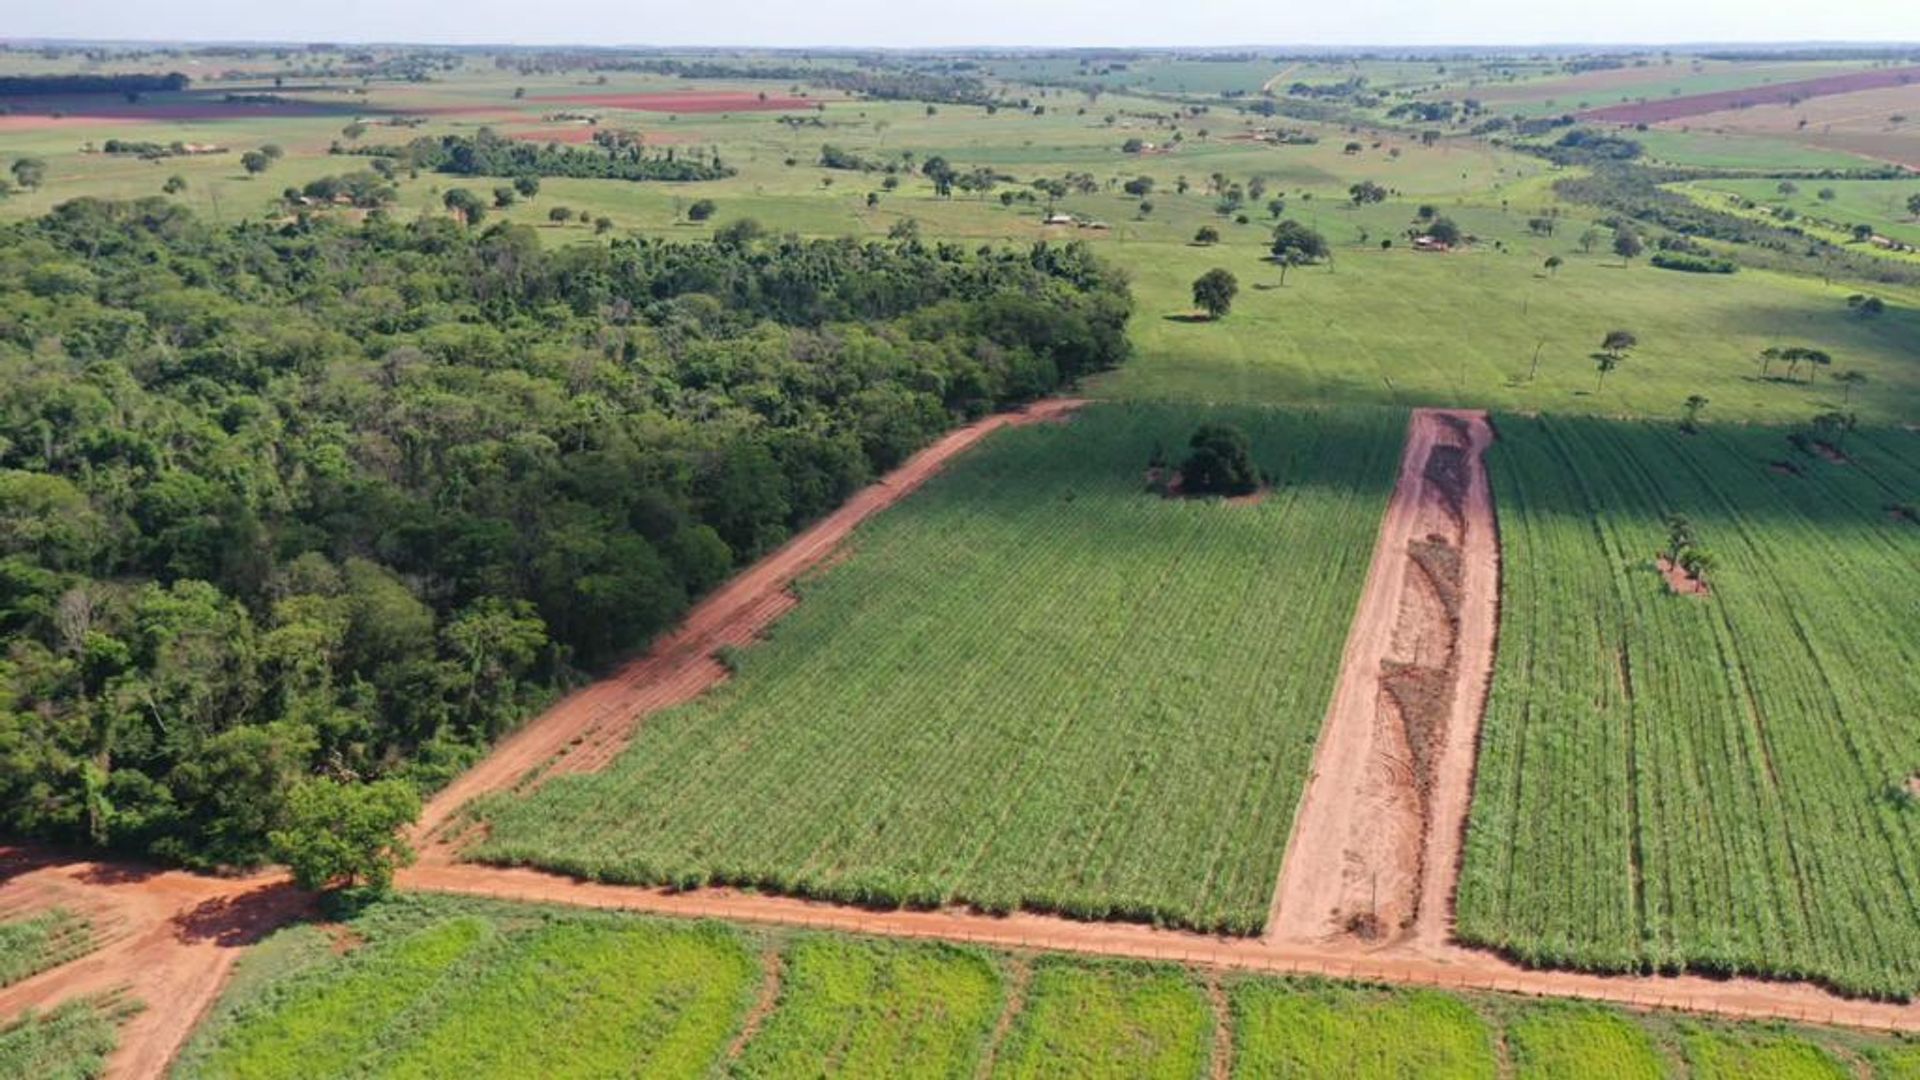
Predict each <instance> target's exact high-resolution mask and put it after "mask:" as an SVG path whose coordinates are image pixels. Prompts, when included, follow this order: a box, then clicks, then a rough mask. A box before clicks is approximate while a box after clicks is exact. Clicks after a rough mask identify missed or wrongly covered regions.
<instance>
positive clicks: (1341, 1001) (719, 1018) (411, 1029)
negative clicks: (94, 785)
mask: <svg viewBox="0 0 1920 1080" xmlns="http://www.w3.org/2000/svg"><path fill="white" fill-rule="evenodd" d="M562 939H564V940H569V941H572V942H587V941H597V942H598V943H599V944H601V945H608V944H615V943H620V942H639V941H646V942H650V943H651V945H650V946H649V947H648V948H646V949H643V950H640V951H638V952H631V951H627V950H625V949H622V948H615V949H614V950H613V952H612V953H611V954H609V955H607V956H605V957H599V956H598V955H597V954H595V953H593V952H591V951H588V952H584V953H562V952H557V951H554V950H553V949H552V948H551V944H552V943H553V942H555V941H558V940H562ZM756 955H758V956H760V957H762V958H763V960H762V963H766V962H767V961H768V960H771V961H772V962H773V966H772V967H771V970H772V971H773V972H774V973H775V975H774V978H775V979H776V980H777V985H776V986H775V988H774V990H773V996H772V998H771V1000H769V999H767V998H766V997H765V996H764V995H765V994H766V993H767V992H768V991H767V989H766V988H765V987H764V986H763V985H762V984H763V978H762V976H761V975H759V974H756V973H755V971H754V969H755V967H756V966H757V965H756V963H755V960H754V957H755V956H756ZM535 957H540V958H543V959H541V960H540V962H538V963H535V962H533V960H534V958H535ZM583 965H584V966H587V967H590V968H592V969H594V974H592V975H584V974H582V973H581V972H580V971H579V970H578V968H580V967H581V966H583ZM508 969H518V970H519V971H520V974H519V975H516V976H515V977H513V978H512V979H511V980H508V979H503V978H502V977H501V973H502V972H504V971H506V970H508ZM610 970H619V971H622V972H624V973H625V976H624V977H619V978H615V977H607V975H606V972H607V971H610ZM400 971H408V972H412V973H413V974H412V975H411V976H408V977H407V978H388V979H382V978H378V977H376V976H377V974H378V973H381V972H386V973H388V974H393V973H397V972H400ZM1209 978H1210V976H1209V975H1207V974H1206V973H1203V972H1200V971H1195V970H1192V969H1188V968H1184V967H1180V966H1175V965H1168V964H1150V963H1144V962H1131V961H1117V960H1101V959H1089V958H1080V957H1073V956H1067V955H1056V954H1045V955H1030V954H1024V953H1021V954H1016V953H1005V952H998V951H994V950H985V949H978V948H974V947H970V946H954V945H946V944H941V943H937V942H904V941H884V940H875V939H870V938H861V937H853V936H849V935H841V934H829V933H819V932H813V931H786V930H778V929H750V928H745V927H736V926H727V925H724V924H715V923H691V922H684V921H674V920H663V919H653V918H646V917H642V916H634V915H622V914H615V913H597V912H582V911H579V910H577V909H568V908H554V907H544V906H535V905H523V904H510V903H502V902H496V901H486V900H476V899H460V898H453V897H438V896H431V895H414V896H405V897H397V898H391V899H388V900H384V901H380V902H378V903H376V904H374V905H372V906H370V907H368V908H366V909H364V910H363V911H361V912H360V913H358V914H356V915H354V916H352V917H351V918H349V919H348V920H347V921H346V922H344V923H341V924H335V925H332V926H330V927H325V928H323V927H321V926H318V925H312V924H309V925H302V926H296V927H290V928H288V929H285V930H282V931H280V932H278V933H277V934H275V935H274V936H272V937H270V938H268V939H267V941H266V942H264V943H263V944H262V945H261V946H259V947H257V948H256V949H255V950H253V951H252V952H251V953H249V955H248V956H247V957H245V958H244V959H243V960H242V961H241V963H240V967H239V970H238V971H237V972H236V975H235V977H234V979H233V980H232V982H231V983H230V984H229V985H228V987H227V990H226V992H225V994H224V995H223V997H222V998H221V1000H220V1002H219V1004H218V1005H217V1006H216V1007H215V1009H214V1011H213V1015H212V1016H211V1017H210V1019H209V1020H208V1021H207V1022H206V1023H205V1024H204V1025H202V1028H201V1030H200V1031H199V1032H198V1033H196V1035H195V1038H194V1040H193V1042H192V1043H191V1044H190V1045H189V1046H188V1048H187V1051H186V1052H185V1053H184V1054H183V1055H182V1057H181V1058H180V1059H179V1060H178V1061H177V1062H176V1063H175V1066H174V1068H173V1070H172V1075H173V1076H175V1077H201V1076H234V1077H272V1076H295V1075H299V1076H318V1075H364V1074H368V1073H372V1072H377V1073H378V1074H379V1075H383V1076H387V1075H402V1076H411V1075H432V1076H460V1077H463V1078H467V1080H490V1078H492V1077H506V1076H528V1075H540V1076H549V1075H570V1074H573V1073H574V1072H576V1071H580V1070H586V1069H588V1063H587V1062H586V1060H585V1058H584V1057H583V1055H586V1054H590V1053H595V1049H594V1044H596V1043H597V1041H598V1040H599V1039H605V1040H606V1043H607V1046H608V1047H609V1053H611V1048H612V1047H613V1046H614V1045H615V1044H618V1045H619V1046H620V1047H621V1048H623V1049H624V1050H625V1051H626V1052H629V1053H632V1052H634V1047H635V1045H638V1046H640V1047H641V1048H642V1049H641V1051H640V1052H639V1056H631V1057H627V1058H624V1059H616V1058H614V1057H611V1056H609V1057H605V1058H602V1059H599V1063H598V1067H597V1068H596V1069H592V1070H591V1072H592V1074H593V1075H603V1076H604V1075H646V1076H650V1077H659V1078H663V1080H675V1078H681V1077H689V1078H690V1077H701V1076H708V1077H711V1076H719V1075H727V1076H736V1077H763V1076H779V1077H788V1076H818V1077H836V1078H838V1077H846V1078H849V1080H852V1078H857V1077H871V1076H901V1077H914V1078H920V1077H959V1078H968V1077H993V1078H995V1080H1002V1078H1004V1080H1025V1078H1032V1077H1055V1076H1059V1077H1069V1076H1070V1077H1076V1078H1078V1077H1103V1076H1109V1077H1127V1078H1133V1077H1179V1078H1182V1080H1190V1078H1201V1077H1205V1076H1208V1075H1210V1074H1211V1075H1219V1073H1218V1072H1217V1071H1215V1070H1217V1069H1219V1068H1220V1067H1221V1066H1223V1065H1227V1064H1228V1061H1229V1060H1230V1062H1231V1064H1230V1074H1231V1075H1233V1076H1244V1077H1323V1076H1342V1077H1355V1078H1360V1080H1365V1078H1368V1077H1407V1076H1419V1077H1423V1078H1425V1077H1493V1076H1517V1077H1522V1078H1533V1077H1552V1078H1556V1080H1557V1078H1561V1077H1576V1076H1593V1075H1619V1076H1621V1077H1622V1078H1623V1080H1640V1078H1642V1077H1674V1078H1683V1077H1689V1076H1699V1077H1707V1076H1716V1077H1717V1076H1729V1075H1731V1076H1742V1077H1751V1078H1756V1080H1772V1078H1774V1077H1789V1078H1791V1077H1798V1076H1803V1075H1804V1076H1826V1075H1831V1073H1830V1072H1822V1071H1817V1070H1818V1069H1820V1068H1821V1067H1823V1066H1824V1067H1826V1068H1829V1069H1830V1068H1831V1067H1832V1066H1833V1065H1834V1064H1835V1063H1838V1064H1839V1065H1841V1066H1842V1067H1844V1068H1846V1069H1848V1070H1849V1071H1848V1072H1845V1073H1842V1074H1840V1075H1848V1076H1860V1077H1864V1076H1867V1075H1874V1076H1878V1077H1882V1078H1885V1080H1900V1078H1904V1077H1907V1076H1910V1075H1912V1074H1911V1072H1910V1071H1906V1070H1910V1069H1911V1068H1912V1065H1913V1062H1914V1060H1915V1057H1916V1054H1915V1044H1914V1043H1912V1042H1910V1041H1907V1040H1903V1039H1897V1038H1892V1037H1887V1036H1877V1035H1872V1034H1867V1033H1861V1032H1851V1031H1842V1030H1838V1029H1827V1028H1816V1027H1804V1026H1788V1025H1779V1024H1769V1025H1762V1024H1734V1023H1721V1022H1709V1021H1702V1020H1697V1019H1691V1018H1687V1017H1683V1016H1678V1015H1675V1014H1667V1013H1646V1012H1630V1011H1627V1010H1623V1009H1618V1008H1613V1007H1610V1006H1602V1005H1585V1004H1559V1003H1550V1002H1548V1003H1543V1002H1539V1001H1536V1000H1532V999H1525V998H1515V997H1507V996H1502V995H1493V994H1450V993H1442V992H1438V991H1427V990H1413V991H1409V990H1397V989H1391V988H1385V987H1378V986H1363V985H1357V984H1350V983H1342V982H1335V981H1328V980H1320V979H1284V978H1273V977H1264V976H1253V975H1225V976H1218V978H1220V979H1221V982H1220V983H1219V984H1218V991H1217V992H1218V993H1220V994H1223V995H1224V996H1225V999H1226V1008H1225V1009H1224V1010H1223V1013H1222V1015H1223V1016H1224V1018H1225V1024H1226V1030H1225V1031H1224V1032H1223V1031H1217V1030H1216V1021H1215V1014H1214V1011H1213V1010H1212V1009H1211V1008H1210V1007H1209V1002H1208V996H1209V993H1210V991H1209V989H1208V986H1209V981H1208V980H1209ZM509 984H510V985H511V986H512V988H513V992H512V993H511V994H502V993H500V992H499V991H500V990H501V989H502V988H504V987H505V986H507V985H509ZM389 987H390V988H391V989H388V988H389ZM450 1015H458V1016H459V1017H461V1022H462V1024H463V1026H464V1027H465V1034H464V1036H463V1037H464V1038H465V1039H468V1040H471V1041H472V1042H473V1044H474V1048H473V1049H471V1050H469V1049H465V1048H463V1046H456V1045H451V1044H448V1043H446V1042H444V1041H442V1040H441V1039H440V1038H439V1036H440V1035H441V1034H442V1033H444V1032H447V1031H449V1030H450V1028H449V1026H448V1023H447V1017H448V1016H450ZM83 1020H85V1017H84V1016H83V1015H81V1014H80V1013H79V1012H75V1013H74V1014H73V1015H72V1016H69V1017H63V1018H62V1020H61V1022H62V1023H64V1024H66V1025H68V1026H76V1025H77V1024H78V1022H79V1021H83ZM36 1023H39V1024H40V1025H41V1028H40V1032H41V1034H40V1035H39V1036H37V1037H39V1038H40V1039H41V1040H42V1042H41V1043H39V1044H36V1045H42V1046H44V1045H50V1044H47V1043H46V1042H45V1039H46V1037H47V1036H48V1035H51V1034H52V1033H53V1032H54V1026H53V1025H49V1024H48V1023H47V1021H46V1020H44V1019H43V1020H40V1021H36ZM589 1028H590V1029H591V1030H589ZM11 1030H12V1029H9V1031H11ZM593 1032H598V1033H599V1034H598V1035H595V1034H593ZM98 1034H99V1033H98V1032H95V1035H98ZM1223 1036H1224V1037H1223ZM6 1038H7V1036H6V1035H0V1076H5V1077H14V1076H28V1075H34V1076H45V1075H63V1074H60V1073H58V1072H54V1073H47V1072H22V1071H20V1070H17V1069H13V1068H11V1067H10V1066H11V1064H12V1063H13V1062H16V1061H22V1060H29V1059H26V1058H18V1057H15V1058H9V1057H6V1056H5V1055H6V1054H7V1053H8V1052H9V1050H10V1048H11V1047H12V1045H14V1044H9V1043H7V1042H6V1041H5V1040H6ZM662 1039H664V1040H666V1042H665V1043H662V1042H660V1041H659V1040H662ZM514 1041H524V1042H526V1043H528V1045H527V1046H525V1047H523V1048H521V1049H518V1050H515V1051H513V1052H512V1053H510V1054H505V1055H499V1056H492V1057H489V1056H486V1055H488V1054H497V1052H498V1051H500V1050H501V1049H502V1047H503V1044H505V1043H509V1042H514ZM536 1043H537V1045H534V1044H536ZM374 1047H381V1048H384V1050H385V1052H386V1053H388V1054H391V1055H394V1056H393V1057H392V1058H382V1059H379V1060H380V1067H379V1068H378V1069H377V1070H375V1069H373V1068H372V1067H371V1065H370V1062H371V1061H372V1060H374V1059H370V1058H368V1057H366V1056H364V1055H365V1054H366V1053H367V1052H368V1051H369V1049H370V1048H374ZM648 1051H651V1052H650V1054H649V1053H648ZM96 1052H97V1050H96ZM430 1054H439V1055H442V1056H439V1057H431V1056H428V1055H430ZM37 1060H48V1059H46V1058H41V1059H37ZM75 1060H78V1059H75ZM389 1061H392V1062H393V1063H394V1064H392V1065H389V1064H388V1062H389ZM616 1061H618V1062H620V1063H619V1064H615V1062H616ZM1728 1069H1733V1070H1736V1071H1734V1072H1727V1071H1726V1070H1728ZM70 1075H76V1076H83V1075H90V1074H88V1073H85V1072H76V1073H72V1074H70Z"/></svg>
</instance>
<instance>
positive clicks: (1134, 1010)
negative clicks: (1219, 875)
mask: <svg viewBox="0 0 1920 1080" xmlns="http://www.w3.org/2000/svg"><path fill="white" fill-rule="evenodd" d="M1213 1026H1214V1019H1213V1016H1212V1014H1211V1013H1210V1012H1209V1011H1208V1005H1207V999H1206V997H1205V996H1204V995H1203V994H1202V993H1201V989H1200V987H1199V985H1198V984H1197V983H1196V982H1195V981H1194V979H1193V978H1192V976H1191V975H1190V974H1189V973H1188V972H1185V971H1182V970H1181V969H1179V968H1173V967H1167V966H1165V965H1156V964H1138V963H1122V962H1106V963H1093V962H1088V961H1084V960H1067V959H1064V958H1054V957H1047V958H1042V959H1041V960H1040V961H1038V962H1037V963H1036V965H1035V970H1034V972H1033V979H1032V982H1031V984H1030V985H1028V987H1027V989H1026V1000H1025V1003H1024V1005H1023V1006H1022V1008H1021V1011H1020V1015H1019V1017H1018V1018H1017V1019H1016V1021H1015V1023H1014V1026H1013V1030H1012V1031H1011V1032H1010V1033H1009V1034H1008V1035H1007V1042H1006V1045H1005V1046H1004V1047H1002V1048H1001V1050H1000V1054H999V1057H998V1058H997V1059H996V1060H995V1068H994V1076H996V1077H1005V1078H1007V1080H1097V1078H1099V1080H1133V1078H1136V1077H1138V1078H1148V1077H1151V1078H1153V1080H1198V1078H1201V1077H1205V1076H1206V1075H1207V1067H1208V1062H1209V1061H1210V1060H1211V1058H1210V1046H1211V1044H1212V1041H1213V1040H1212V1035H1213Z"/></svg>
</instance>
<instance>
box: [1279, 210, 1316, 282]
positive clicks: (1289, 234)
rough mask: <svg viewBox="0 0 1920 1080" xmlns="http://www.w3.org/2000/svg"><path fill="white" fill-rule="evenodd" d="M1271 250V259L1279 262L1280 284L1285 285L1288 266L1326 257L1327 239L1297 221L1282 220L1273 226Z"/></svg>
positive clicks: (1301, 264)
mask: <svg viewBox="0 0 1920 1080" xmlns="http://www.w3.org/2000/svg"><path fill="white" fill-rule="evenodd" d="M1272 251H1273V261H1274V262H1277V263H1279V264H1280V284H1282V285H1285V284H1286V283H1287V268H1288V267H1291V266H1305V265H1307V264H1309V263H1312V262H1315V261H1317V260H1320V259H1324V258H1326V257H1327V240H1326V237H1323V236H1321V235H1320V234H1319V233H1317V232H1314V231H1313V230H1312V229H1309V228H1307V227H1306V226H1305V225H1302V224H1300V223H1299V222H1297V221H1283V222H1281V223H1280V224H1278V225H1276V226H1274V228H1273V248H1272Z"/></svg>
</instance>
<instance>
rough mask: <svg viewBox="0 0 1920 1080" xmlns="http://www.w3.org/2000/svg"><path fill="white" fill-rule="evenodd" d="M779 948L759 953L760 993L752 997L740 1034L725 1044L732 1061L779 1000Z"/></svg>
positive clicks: (765, 1020)
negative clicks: (750, 1006)
mask: <svg viewBox="0 0 1920 1080" xmlns="http://www.w3.org/2000/svg"><path fill="white" fill-rule="evenodd" d="M780 973H781V967H780V950H778V949H768V950H767V951H766V952H764V953H762V954H761V955H760V994H759V996H758V997H756V998H754V999H753V1008H752V1009H749V1010H748V1011H747V1019H746V1022H745V1023H743V1024H741V1025H740V1034H738V1035H735V1036H734V1037H733V1042H732V1043H730V1044H729V1045H728V1046H727V1060H728V1061H733V1060H735V1059H736V1058H738V1057H739V1056H740V1054H741V1053H742V1052H743V1051H745V1050H746V1048H747V1044H748V1043H750V1042H752V1041H753V1037H754V1036H755V1035H758V1034H759V1033H760V1025H762V1024H764V1023H766V1022H767V1017H769V1016H771V1015H773V1007H774V1006H775V1005H776V1004H778V1003H779V1001H780Z"/></svg>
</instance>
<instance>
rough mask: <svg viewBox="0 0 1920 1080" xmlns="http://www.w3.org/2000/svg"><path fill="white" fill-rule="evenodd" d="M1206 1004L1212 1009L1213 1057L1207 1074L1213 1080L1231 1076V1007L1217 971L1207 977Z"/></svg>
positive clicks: (1222, 1079)
mask: <svg viewBox="0 0 1920 1080" xmlns="http://www.w3.org/2000/svg"><path fill="white" fill-rule="evenodd" d="M1207 1004H1208V1005H1209V1006H1210V1007H1212V1009H1213V1059H1212V1061H1211V1062H1210V1067H1209V1070H1208V1075H1210V1076H1211V1077H1212V1078H1213V1080H1230V1078H1231V1077H1232V1076H1233V1008H1232V1007H1231V1006H1230V1005H1228V1004H1227V991H1226V988H1224V987H1222V986H1221V985H1220V976H1219V974H1218V973H1215V974H1213V975H1210V976H1208V977H1207Z"/></svg>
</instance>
